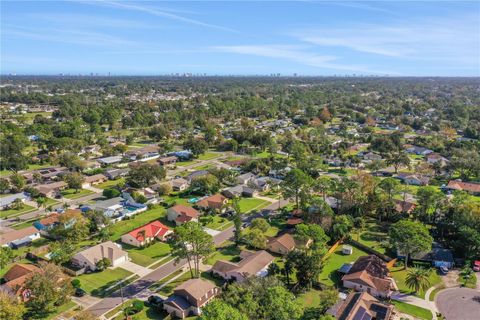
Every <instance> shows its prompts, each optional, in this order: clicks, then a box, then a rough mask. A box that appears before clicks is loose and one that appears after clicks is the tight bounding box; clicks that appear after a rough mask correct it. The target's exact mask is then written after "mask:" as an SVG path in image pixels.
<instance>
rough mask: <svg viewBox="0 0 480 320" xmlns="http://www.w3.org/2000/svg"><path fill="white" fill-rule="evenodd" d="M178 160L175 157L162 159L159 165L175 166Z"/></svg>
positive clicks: (159, 160)
mask: <svg viewBox="0 0 480 320" xmlns="http://www.w3.org/2000/svg"><path fill="white" fill-rule="evenodd" d="M177 160H178V158H177V157H175V156H170V157H161V158H159V159H158V163H159V164H160V165H161V166H170V165H174V164H175V163H176V162H177Z"/></svg>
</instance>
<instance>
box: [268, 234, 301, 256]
mask: <svg viewBox="0 0 480 320" xmlns="http://www.w3.org/2000/svg"><path fill="white" fill-rule="evenodd" d="M296 247H297V243H296V242H295V239H294V238H293V236H292V235H291V234H289V233H284V234H282V235H281V236H278V237H275V238H273V237H272V238H269V239H268V241H267V250H268V251H270V252H273V253H277V254H281V255H286V254H288V253H289V252H290V251H293V250H295V248H296Z"/></svg>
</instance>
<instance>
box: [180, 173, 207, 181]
mask: <svg viewBox="0 0 480 320" xmlns="http://www.w3.org/2000/svg"><path fill="white" fill-rule="evenodd" d="M207 174H209V172H208V171H207V170H197V171H193V172H192V173H190V174H189V175H188V176H186V177H185V179H186V180H187V181H188V183H192V180H193V179H195V178H197V177H202V176H206V175H207Z"/></svg>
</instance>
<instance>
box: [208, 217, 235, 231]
mask: <svg viewBox="0 0 480 320" xmlns="http://www.w3.org/2000/svg"><path fill="white" fill-rule="evenodd" d="M200 223H202V225H203V224H204V223H205V224H204V227H207V228H210V229H214V230H220V229H221V228H222V227H223V226H225V225H233V222H231V221H229V220H228V219H226V218H222V217H220V216H212V215H209V216H204V217H200Z"/></svg>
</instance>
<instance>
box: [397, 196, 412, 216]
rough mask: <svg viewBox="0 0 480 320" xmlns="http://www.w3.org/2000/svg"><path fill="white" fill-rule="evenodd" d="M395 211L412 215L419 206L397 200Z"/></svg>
mask: <svg viewBox="0 0 480 320" xmlns="http://www.w3.org/2000/svg"><path fill="white" fill-rule="evenodd" d="M394 201H395V211H397V212H398V213H407V214H410V213H412V212H413V210H415V208H416V206H417V204H416V203H414V202H411V201H407V200H405V201H404V200H397V199H395V200H394Z"/></svg>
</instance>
